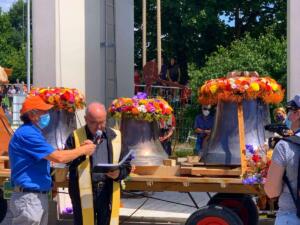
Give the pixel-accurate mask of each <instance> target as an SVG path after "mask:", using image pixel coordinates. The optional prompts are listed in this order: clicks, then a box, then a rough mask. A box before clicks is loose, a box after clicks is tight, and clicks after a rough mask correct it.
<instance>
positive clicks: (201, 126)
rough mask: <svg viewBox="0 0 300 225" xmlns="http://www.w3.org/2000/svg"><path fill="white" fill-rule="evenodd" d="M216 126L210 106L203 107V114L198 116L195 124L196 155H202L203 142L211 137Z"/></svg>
mask: <svg viewBox="0 0 300 225" xmlns="http://www.w3.org/2000/svg"><path fill="white" fill-rule="evenodd" d="M213 124H214V115H213V114H212V112H211V106H210V105H202V107H201V114H199V115H197V116H196V118H195V122H194V130H195V133H196V134H197V140H196V146H195V150H196V154H197V155H199V154H201V149H202V146H203V141H204V139H205V138H207V137H208V136H209V135H210V132H211V129H212V128H213Z"/></svg>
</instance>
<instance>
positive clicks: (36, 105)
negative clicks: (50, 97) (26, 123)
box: [20, 95, 53, 115]
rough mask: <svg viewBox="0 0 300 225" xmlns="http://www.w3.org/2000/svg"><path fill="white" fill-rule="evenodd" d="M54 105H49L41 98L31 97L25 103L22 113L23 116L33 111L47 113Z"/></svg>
mask: <svg viewBox="0 0 300 225" xmlns="http://www.w3.org/2000/svg"><path fill="white" fill-rule="evenodd" d="M52 107H53V105H50V104H47V103H46V102H45V101H44V100H43V99H42V98H41V97H40V96H38V95H36V96H32V95H29V96H28V97H27V98H26V99H25V101H24V102H23V105H22V109H21V111H20V113H21V115H22V114H24V113H26V112H29V111H31V110H34V109H36V110H43V111H47V110H49V109H51V108H52Z"/></svg>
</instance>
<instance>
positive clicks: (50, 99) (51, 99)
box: [48, 96, 54, 104]
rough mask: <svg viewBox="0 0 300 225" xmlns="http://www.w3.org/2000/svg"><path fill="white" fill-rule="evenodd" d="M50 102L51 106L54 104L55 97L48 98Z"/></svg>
mask: <svg viewBox="0 0 300 225" xmlns="http://www.w3.org/2000/svg"><path fill="white" fill-rule="evenodd" d="M48 102H49V103H50V104H52V103H53V102H54V97H53V96H49V97H48Z"/></svg>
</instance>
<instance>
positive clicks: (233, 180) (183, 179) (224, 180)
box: [127, 174, 242, 186]
mask: <svg viewBox="0 0 300 225" xmlns="http://www.w3.org/2000/svg"><path fill="white" fill-rule="evenodd" d="M127 180H130V181H146V182H177V183H218V184H222V185H225V186H226V184H242V179H241V178H240V177H187V176H164V177H162V176H155V175H143V176H140V175H137V174H130V176H129V177H128V178H127Z"/></svg>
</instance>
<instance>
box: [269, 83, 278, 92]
mask: <svg viewBox="0 0 300 225" xmlns="http://www.w3.org/2000/svg"><path fill="white" fill-rule="evenodd" d="M270 86H271V87H272V90H273V91H278V84H275V83H271V84H270Z"/></svg>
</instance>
